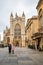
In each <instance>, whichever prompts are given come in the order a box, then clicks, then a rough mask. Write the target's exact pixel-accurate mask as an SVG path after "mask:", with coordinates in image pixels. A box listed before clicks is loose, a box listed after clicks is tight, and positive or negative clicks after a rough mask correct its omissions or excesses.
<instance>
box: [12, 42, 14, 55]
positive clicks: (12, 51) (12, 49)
mask: <svg viewBox="0 0 43 65" xmlns="http://www.w3.org/2000/svg"><path fill="white" fill-rule="evenodd" d="M12 54H14V42H12Z"/></svg>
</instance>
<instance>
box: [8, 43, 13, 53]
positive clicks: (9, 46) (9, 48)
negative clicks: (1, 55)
mask: <svg viewBox="0 0 43 65" xmlns="http://www.w3.org/2000/svg"><path fill="white" fill-rule="evenodd" d="M11 48H12V46H11V44H10V43H8V50H9V54H11Z"/></svg>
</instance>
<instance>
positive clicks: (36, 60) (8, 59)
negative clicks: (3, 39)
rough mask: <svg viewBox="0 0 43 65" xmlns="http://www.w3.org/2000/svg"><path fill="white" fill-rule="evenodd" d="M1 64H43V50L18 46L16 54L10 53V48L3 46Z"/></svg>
mask: <svg viewBox="0 0 43 65" xmlns="http://www.w3.org/2000/svg"><path fill="white" fill-rule="evenodd" d="M0 65H43V52H38V51H34V50H32V49H28V48H17V47H16V48H15V52H14V54H8V49H7V48H2V49H0Z"/></svg>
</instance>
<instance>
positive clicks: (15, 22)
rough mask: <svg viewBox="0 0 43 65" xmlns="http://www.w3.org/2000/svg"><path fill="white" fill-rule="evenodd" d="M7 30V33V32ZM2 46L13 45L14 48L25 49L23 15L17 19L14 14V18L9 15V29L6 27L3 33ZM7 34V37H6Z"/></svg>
mask: <svg viewBox="0 0 43 65" xmlns="http://www.w3.org/2000/svg"><path fill="white" fill-rule="evenodd" d="M8 30H9V32H8ZM4 34H5V35H4V38H5V37H6V38H5V39H4V44H5V45H6V44H7V43H11V44H12V42H13V43H14V45H15V46H19V47H25V14H24V12H23V14H22V16H21V17H19V16H18V15H17V13H16V15H15V18H14V17H13V14H12V13H11V15H10V29H8V28H7V27H6V30H5V31H4ZM8 34H9V35H8ZM5 40H6V41H5Z"/></svg>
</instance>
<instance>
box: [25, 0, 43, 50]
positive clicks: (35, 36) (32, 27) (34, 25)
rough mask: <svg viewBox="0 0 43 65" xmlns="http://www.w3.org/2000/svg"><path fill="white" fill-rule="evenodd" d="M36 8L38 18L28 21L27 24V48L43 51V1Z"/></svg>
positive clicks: (40, 0)
mask: <svg viewBox="0 0 43 65" xmlns="http://www.w3.org/2000/svg"><path fill="white" fill-rule="evenodd" d="M36 8H37V11H38V16H34V17H32V18H30V19H28V20H27V24H26V36H27V46H28V45H34V46H35V48H37V49H43V0H39V2H38V5H37V7H36Z"/></svg>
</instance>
